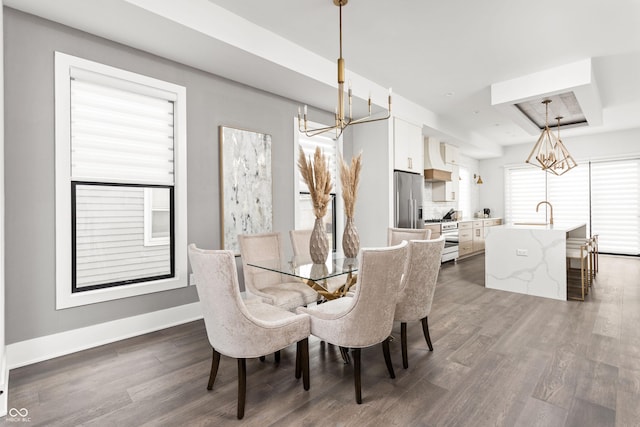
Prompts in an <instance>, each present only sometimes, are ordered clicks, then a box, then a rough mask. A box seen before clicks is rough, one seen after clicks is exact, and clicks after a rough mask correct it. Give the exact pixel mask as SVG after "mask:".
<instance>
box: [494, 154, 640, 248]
mask: <svg viewBox="0 0 640 427" xmlns="http://www.w3.org/2000/svg"><path fill="white" fill-rule="evenodd" d="M545 182H546V185H545ZM541 200H548V201H549V202H551V204H552V205H553V216H554V222H556V223H562V222H570V223H586V224H587V229H588V231H587V233H588V234H598V236H599V244H600V246H599V249H600V251H601V252H605V253H614V254H624V255H640V214H639V213H640V159H625V160H607V161H593V162H587V161H585V162H578V167H576V168H575V169H573V170H571V171H570V172H568V173H566V174H564V175H561V176H555V175H550V174H546V173H543V172H541V171H540V170H539V169H534V168H507V169H505V219H506V221H507V222H530V221H531V222H543V221H545V220H547V219H548V218H545V216H544V215H545V213H548V210H547V208H545V211H544V212H543V210H542V206H541V209H540V212H539V213H538V214H536V213H535V206H536V205H537V203H538V202H540V201H541Z"/></svg>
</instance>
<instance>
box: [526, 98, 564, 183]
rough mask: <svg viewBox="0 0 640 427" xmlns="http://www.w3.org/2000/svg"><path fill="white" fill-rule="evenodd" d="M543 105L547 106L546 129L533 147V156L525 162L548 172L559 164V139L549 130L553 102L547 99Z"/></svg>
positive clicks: (530, 155)
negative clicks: (550, 107)
mask: <svg viewBox="0 0 640 427" xmlns="http://www.w3.org/2000/svg"><path fill="white" fill-rule="evenodd" d="M542 103H543V104H544V105H545V119H544V129H543V130H542V133H541V134H540V137H539V138H538V141H537V142H536V145H534V146H533V150H531V154H529V157H528V158H527V160H525V161H526V162H527V163H530V164H532V165H534V166H537V167H539V168H540V169H542V170H547V169H549V168H550V167H553V165H555V164H556V162H557V157H556V146H557V145H558V138H556V136H555V135H554V134H553V133H552V132H551V129H549V104H550V103H551V100H550V99H545V100H544V101H542Z"/></svg>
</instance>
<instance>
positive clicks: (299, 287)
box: [238, 233, 319, 310]
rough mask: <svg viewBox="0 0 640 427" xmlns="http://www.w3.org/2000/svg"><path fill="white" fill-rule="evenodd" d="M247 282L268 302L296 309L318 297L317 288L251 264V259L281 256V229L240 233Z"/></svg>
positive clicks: (251, 289) (253, 292)
mask: <svg viewBox="0 0 640 427" xmlns="http://www.w3.org/2000/svg"><path fill="white" fill-rule="evenodd" d="M238 242H239V243H240V255H241V256H242V268H243V272H244V286H245V288H246V290H247V292H248V293H250V294H253V295H255V296H257V297H260V298H262V299H263V300H264V301H265V302H267V303H269V304H272V305H275V306H278V307H280V308H284V309H286V310H293V309H295V308H296V307H300V306H302V305H307V304H310V303H312V302H315V301H317V300H318V298H319V296H318V293H317V292H316V291H314V290H313V289H311V288H310V287H308V286H307V285H305V284H304V283H302V282H300V281H296V280H294V279H292V278H289V277H287V276H283V275H282V274H280V273H275V272H272V271H268V270H264V269H260V268H256V267H251V266H249V265H248V263H250V262H258V261H266V260H277V262H279V261H280V260H282V244H281V239H280V233H261V234H241V235H239V236H238Z"/></svg>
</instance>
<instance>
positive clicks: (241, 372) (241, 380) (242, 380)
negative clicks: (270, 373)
mask: <svg viewBox="0 0 640 427" xmlns="http://www.w3.org/2000/svg"><path fill="white" fill-rule="evenodd" d="M246 397H247V360H246V359H244V358H240V359H238V419H239V420H241V419H242V417H244V402H245V399H246Z"/></svg>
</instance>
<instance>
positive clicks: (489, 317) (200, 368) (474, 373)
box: [7, 255, 640, 427]
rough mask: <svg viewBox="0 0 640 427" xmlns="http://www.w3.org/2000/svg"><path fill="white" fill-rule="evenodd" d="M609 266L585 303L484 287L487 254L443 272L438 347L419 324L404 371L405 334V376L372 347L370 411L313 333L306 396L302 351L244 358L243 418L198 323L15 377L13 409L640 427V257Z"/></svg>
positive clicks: (35, 420) (107, 418)
mask: <svg viewBox="0 0 640 427" xmlns="http://www.w3.org/2000/svg"><path fill="white" fill-rule="evenodd" d="M600 260H601V262H600V273H599V275H598V277H597V279H596V282H595V288H594V289H593V291H592V292H591V294H590V295H589V296H588V297H587V300H586V301H585V302H576V301H569V302H564V301H553V300H547V299H543V298H537V297H531V296H526V295H519V294H512V293H507V292H501V291H494V290H488V289H485V288H484V286H483V283H484V258H483V256H481V255H480V256H475V257H473V258H470V259H467V260H462V261H460V262H459V263H458V264H457V265H454V264H452V263H448V264H446V265H444V266H443V267H442V271H441V273H440V278H439V282H438V287H437V290H436V295H435V300H434V303H433V311H432V313H431V315H430V316H429V325H430V330H431V338H432V341H433V345H434V351H433V352H429V351H428V350H427V345H426V343H425V342H424V338H423V336H422V331H421V328H420V325H419V323H415V324H410V325H409V328H408V338H409V369H407V370H405V369H402V363H401V355H400V342H399V336H400V327H399V325H396V326H395V327H394V336H396V338H397V339H396V340H395V341H394V342H392V343H391V351H392V358H393V361H394V367H395V370H396V379H395V380H392V379H390V378H389V377H388V374H387V370H386V367H385V363H384V358H383V356H382V350H381V348H380V346H376V347H374V348H370V349H365V350H363V351H362V366H363V378H362V387H363V388H362V390H363V403H362V405H357V404H356V403H355V400H354V387H353V373H352V367H351V366H350V365H344V364H343V363H342V360H341V357H340V352H339V349H338V348H336V347H333V346H330V345H327V344H324V343H322V342H320V341H318V340H317V339H315V338H313V337H312V338H311V339H310V348H309V351H310V359H311V362H310V363H311V389H310V390H309V391H307V392H305V391H304V390H303V388H302V384H301V383H300V382H301V380H296V379H295V378H294V368H295V363H294V362H295V346H291V347H289V348H287V349H286V350H284V351H283V352H282V360H281V362H280V365H279V366H276V365H275V364H274V361H273V355H269V356H267V360H266V362H260V361H259V360H258V359H255V360H248V361H247V371H248V375H247V390H248V391H247V405H246V412H245V417H244V419H243V420H242V421H238V420H237V419H236V399H237V380H236V363H235V361H234V360H231V359H229V358H227V357H224V356H223V357H222V360H221V362H220V369H219V371H218V378H217V380H216V383H215V386H214V389H213V390H212V391H207V390H206V386H207V379H208V373H209V367H210V360H211V359H210V358H211V349H210V347H209V343H208V342H207V338H206V334H205V330H204V325H203V323H202V322H201V321H198V322H192V323H189V324H185V325H181V326H177V327H173V328H170V329H166V330H162V331H158V332H154V333H151V334H147V335H144V336H140V337H136V338H131V339H127V340H124V341H120V342H116V343H113V344H109V345H105V346H102V347H98V348H94V349H90V350H87V351H83V352H79V353H75V354H71V355H68V356H64V357H59V358H57V359H53V360H49V361H45V362H41V363H37V364H34V365H30V366H26V367H23V368H20V369H15V370H13V371H11V373H10V380H9V406H8V407H9V408H12V407H14V408H27V409H28V411H29V417H30V418H31V422H30V424H31V425H47V426H72V425H87V426H92V425H95V426H139V425H158V426H198V425H224V424H242V425H249V426H253V425H255V426H265V425H277V426H290V425H291V426H300V425H326V426H362V425H375V426H380V425H397V426H432V427H435V426H473V427H477V426H553V427H556V426H580V427H585V426H598V427H603V426H640V260H639V259H637V258H622V257H607V256H601V258H600ZM7 424H11V425H16V423H8V422H7Z"/></svg>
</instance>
